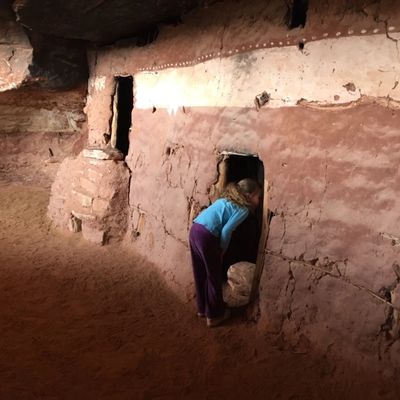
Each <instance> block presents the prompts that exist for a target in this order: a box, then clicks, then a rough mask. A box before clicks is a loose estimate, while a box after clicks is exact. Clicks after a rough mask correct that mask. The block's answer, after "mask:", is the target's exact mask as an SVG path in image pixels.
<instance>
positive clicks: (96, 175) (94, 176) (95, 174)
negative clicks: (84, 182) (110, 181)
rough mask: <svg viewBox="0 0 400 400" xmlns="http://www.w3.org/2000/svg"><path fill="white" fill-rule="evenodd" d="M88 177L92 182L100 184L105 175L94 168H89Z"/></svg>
mask: <svg viewBox="0 0 400 400" xmlns="http://www.w3.org/2000/svg"><path fill="white" fill-rule="evenodd" d="M86 177H87V178H88V179H90V180H91V181H92V182H98V181H99V180H100V179H101V178H102V177H103V174H102V173H101V172H99V171H96V170H94V169H93V168H88V169H87V170H86Z"/></svg>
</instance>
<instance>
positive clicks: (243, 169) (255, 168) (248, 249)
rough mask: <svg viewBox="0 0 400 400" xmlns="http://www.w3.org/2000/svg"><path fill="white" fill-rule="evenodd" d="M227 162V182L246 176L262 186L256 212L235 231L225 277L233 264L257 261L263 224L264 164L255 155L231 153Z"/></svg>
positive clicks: (224, 260)
mask: <svg viewBox="0 0 400 400" xmlns="http://www.w3.org/2000/svg"><path fill="white" fill-rule="evenodd" d="M223 162H224V163H225V168H224V170H225V183H226V184H228V183H229V182H238V181H240V180H241V179H244V178H251V179H254V180H255V181H257V182H258V183H259V185H260V187H261V198H260V204H259V206H258V208H257V210H256V212H255V213H254V214H250V215H249V216H248V217H247V218H246V220H245V221H244V222H242V223H241V224H240V225H239V226H238V228H237V229H236V230H235V231H234V232H233V234H232V238H231V241H230V244H229V247H228V249H227V251H226V253H225V255H224V259H223V267H224V268H223V271H224V279H227V275H226V274H227V271H228V269H229V267H230V266H231V265H232V264H235V263H236V262H239V261H248V262H252V263H255V262H256V260H257V254H258V243H259V241H260V237H261V233H262V224H263V194H264V165H263V163H262V161H261V160H260V159H259V158H258V157H255V156H246V155H243V156H242V155H236V154H230V155H229V156H227V157H226V158H225V160H224V161H223Z"/></svg>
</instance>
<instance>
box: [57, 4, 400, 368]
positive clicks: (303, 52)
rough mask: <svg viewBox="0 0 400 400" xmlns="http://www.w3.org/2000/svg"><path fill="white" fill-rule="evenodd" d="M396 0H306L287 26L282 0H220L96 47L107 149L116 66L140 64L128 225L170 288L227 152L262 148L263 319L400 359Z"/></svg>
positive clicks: (99, 110)
mask: <svg viewBox="0 0 400 400" xmlns="http://www.w3.org/2000/svg"><path fill="white" fill-rule="evenodd" d="M397 6H398V4H397V3H396V2H393V1H381V2H379V1H378V2H374V3H373V4H369V5H365V4H364V3H363V2H355V3H353V4H352V5H351V6H348V5H346V4H345V2H326V4H325V5H321V4H319V3H318V2H316V1H315V2H314V1H311V2H310V7H309V10H308V13H307V22H306V25H305V27H304V28H296V29H292V30H288V28H287V26H286V25H285V22H284V21H285V15H286V6H285V5H284V4H282V3H280V2H270V3H269V5H268V6H265V5H264V4H263V2H253V3H252V4H251V5H248V4H247V3H245V2H240V1H239V2H224V3H223V4H222V3H216V4H215V5H213V6H212V7H211V6H210V7H209V8H207V9H204V10H200V11H197V12H196V13H194V14H192V16H189V17H187V19H186V20H185V21H184V24H183V25H180V26H178V27H175V28H172V27H170V28H166V29H165V30H164V31H162V32H161V33H160V36H159V38H158V39H157V41H156V42H155V43H153V44H152V45H151V46H149V47H145V48H134V47H131V48H130V47H109V48H104V49H102V50H99V51H97V52H93V53H92V54H91V72H90V80H89V89H88V99H87V104H86V113H87V116H88V130H89V137H88V144H89V146H90V147H98V148H103V149H107V146H109V145H107V144H106V142H105V141H104V134H105V133H106V134H107V133H110V129H111V126H110V124H111V122H110V121H111V120H112V113H113V107H112V101H113V96H114V92H115V77H116V76H121V75H122V76H125V75H132V76H133V79H134V109H133V112H132V127H131V130H130V148H129V153H128V155H127V157H126V159H125V162H126V166H127V168H128V169H129V173H130V180H129V196H128V199H127V201H126V204H127V206H128V209H129V216H128V224H127V228H126V237H125V240H126V242H127V244H128V245H129V246H131V247H133V248H134V249H135V250H136V251H138V252H139V253H141V254H143V255H145V256H147V257H148V258H149V259H150V260H151V261H153V262H154V263H155V264H156V265H157V267H158V268H159V269H160V271H161V272H162V273H163V275H164V276H165V279H166V282H167V283H168V284H169V285H170V287H171V288H173V290H175V291H176V292H177V293H179V294H180V295H181V296H183V297H186V298H191V297H192V296H193V286H192V276H191V267H190V258H189V251H188V245H187V235H188V230H189V228H190V224H191V218H192V216H193V215H194V214H195V213H196V211H197V210H198V209H199V208H200V207H202V206H206V205H208V204H209V203H210V201H211V199H212V197H213V192H212V188H213V184H214V183H215V182H216V181H217V179H218V171H217V164H218V161H219V159H220V158H219V156H220V154H221V152H222V151H226V150H228V151H239V152H244V153H254V154H258V156H259V157H260V159H261V160H262V161H263V163H264V167H265V175H266V180H267V181H268V185H269V192H268V196H269V208H270V210H271V211H272V212H273V217H272V220H271V224H270V229H269V237H268V241H267V244H266V247H265V249H264V250H263V252H264V254H265V262H264V270H263V275H262V278H261V287H260V299H259V307H260V318H259V320H258V323H259V327H260V329H261V330H262V332H267V333H269V334H270V335H275V336H276V337H277V338H278V340H281V341H282V342H283V343H284V344H285V345H288V346H292V347H293V348H294V349H295V350H296V351H299V352H307V351H310V349H313V350H317V351H320V352H323V353H331V354H333V353H335V354H341V356H343V357H345V358H347V359H349V360H350V359H352V360H354V359H360V360H363V359H364V361H365V360H371V359H372V360H373V361H376V365H378V366H380V368H382V369H383V370H385V371H386V372H385V373H387V374H395V373H396V371H398V369H399V368H400V353H399V352H400V341H399V340H398V339H399V331H398V328H399V319H398V312H399V306H400V304H399V299H398V296H399V287H400V286H399V281H400V271H399V244H400V239H399V236H400V233H399V230H398V226H399V222H400V221H399V215H398V211H397V210H398V209H399V205H400V204H399V195H400V182H399V179H398V176H399V157H400V149H399V131H398V127H399V123H400V110H399V100H400V88H399V85H398V77H399V73H400V67H399V53H398V48H397V45H398V40H399V39H400V34H399V31H400V13H399V12H397V11H398V10H399V8H398V7H397ZM206 26H207V29H206V28H205V27H206ZM194 42H195V43H196V46H193V43H194ZM300 43H301V44H302V45H300ZM263 92H266V93H267V94H268V98H269V101H268V102H267V104H265V105H263V106H260V105H258V106H256V104H255V98H256V96H258V95H260V94H261V93H263ZM97 162H98V163H101V162H102V161H101V160H98V161H97ZM107 162H109V161H107ZM59 181H61V178H60V180H59ZM94 199H96V194H93V195H92V197H91V198H90V201H87V199H86V200H85V201H86V203H87V207H88V209H89V208H90V207H92V206H93V201H94ZM90 210H91V212H93V209H92V208H90ZM68 212H70V210H65V213H68ZM91 217H93V216H92V214H91ZM124 232H125V230H124ZM124 232H122V233H121V235H122V234H124Z"/></svg>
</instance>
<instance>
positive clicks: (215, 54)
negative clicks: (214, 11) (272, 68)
mask: <svg viewBox="0 0 400 400" xmlns="http://www.w3.org/2000/svg"><path fill="white" fill-rule="evenodd" d="M395 29H396V27H395V26H389V27H388V28H387V30H388V31H389V32H393V31H394V30H395ZM358 32H359V33H360V34H362V35H365V34H366V33H368V30H367V29H361V30H360V31H357V32H356V31H355V30H353V29H349V30H347V32H345V33H342V32H336V33H335V36H336V37H339V36H342V35H343V34H344V35H345V34H346V33H347V35H354V34H357V33H358ZM370 32H371V33H379V32H380V29H379V28H375V29H373V30H371V31H370ZM327 37H329V33H327V32H325V33H323V34H322V38H327ZM317 39H318V37H317V36H311V40H317ZM307 40H308V39H307V38H303V39H301V42H303V43H305V42H307ZM290 44H296V45H297V44H298V41H296V40H295V41H293V42H291V41H290V40H287V41H285V42H284V41H279V42H272V41H271V42H264V43H256V44H254V45H253V44H250V45H248V46H241V47H239V48H236V49H234V50H227V51H223V52H221V51H219V52H217V53H209V54H205V55H203V56H200V57H197V58H196V59H195V60H192V61H181V62H178V63H170V64H162V65H156V66H153V67H147V68H139V69H138V70H139V71H154V70H159V69H164V68H171V67H185V66H188V65H193V64H196V63H198V62H199V61H204V60H208V59H211V58H213V57H221V56H223V55H231V54H235V53H239V51H241V50H242V51H245V50H251V49H253V48H254V49H258V48H260V47H261V48H262V47H268V46H275V45H276V46H284V45H290Z"/></svg>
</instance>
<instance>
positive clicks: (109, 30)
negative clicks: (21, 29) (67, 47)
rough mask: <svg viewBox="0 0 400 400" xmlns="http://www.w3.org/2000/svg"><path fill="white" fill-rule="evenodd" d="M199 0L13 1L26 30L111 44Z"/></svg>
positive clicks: (175, 16)
mask: <svg viewBox="0 0 400 400" xmlns="http://www.w3.org/2000/svg"><path fill="white" fill-rule="evenodd" d="M198 3H199V0H85V1H82V0H68V1H65V0H16V1H14V2H12V4H11V5H12V8H13V9H14V11H15V13H16V15H17V18H18V21H19V23H20V24H22V25H23V26H25V27H27V28H28V29H30V30H33V31H36V32H40V33H42V34H46V35H52V36H57V37H62V38H67V39H81V40H86V41H90V42H95V43H112V42H114V41H116V40H118V39H123V38H127V37H132V36H136V35H138V34H140V33H141V32H143V31H145V30H146V29H148V28H150V27H152V26H154V25H156V24H158V23H160V22H170V21H173V20H176V19H178V18H179V17H180V16H181V15H182V14H184V13H186V12H187V11H189V10H190V9H192V8H194V7H195V6H196V5H197V4H198Z"/></svg>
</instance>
